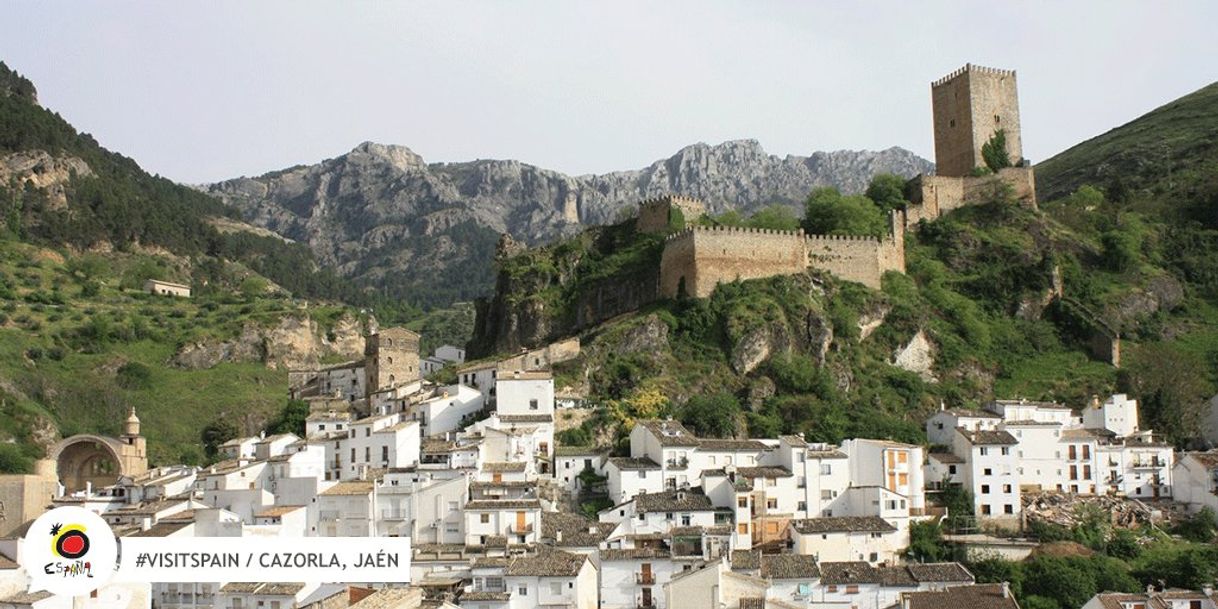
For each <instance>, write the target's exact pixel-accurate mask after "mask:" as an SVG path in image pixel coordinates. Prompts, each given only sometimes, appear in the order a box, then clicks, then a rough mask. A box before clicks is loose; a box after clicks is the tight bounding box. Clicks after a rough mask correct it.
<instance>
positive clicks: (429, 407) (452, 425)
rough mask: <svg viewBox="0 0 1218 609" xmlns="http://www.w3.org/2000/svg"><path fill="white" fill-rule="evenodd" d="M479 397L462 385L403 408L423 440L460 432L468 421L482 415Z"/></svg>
mask: <svg viewBox="0 0 1218 609" xmlns="http://www.w3.org/2000/svg"><path fill="white" fill-rule="evenodd" d="M482 407H483V397H482V393H481V392H479V391H478V390H476V389H472V388H470V387H466V386H464V385H461V384H457V385H450V386H447V387H443V388H440V389H438V390H436V392H435V395H433V396H432V397H429V398H427V399H424V400H421V401H419V402H418V403H413V404H410V405H409V406H408V407H407V408H406V416H407V417H408V418H409V419H411V420H414V421H418V422H419V429H420V431H421V433H422V434H423V436H424V437H427V436H441V435H444V434H447V433H452V432H456V431H461V430H462V429H463V425H464V424H465V423H466V422H467V420H468V418H469V417H472V416H474V415H475V414H477V413H478V412H481V411H482Z"/></svg>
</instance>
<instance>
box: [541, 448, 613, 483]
mask: <svg viewBox="0 0 1218 609" xmlns="http://www.w3.org/2000/svg"><path fill="white" fill-rule="evenodd" d="M608 456H609V452H608V451H606V450H602V449H598V448H593V447H590V446H558V447H555V448H554V480H555V481H557V482H559V483H560V484H561V485H562V487H563V489H564V490H566V491H567V492H571V493H575V492H578V491H579V490H580V488H581V483H580V478H579V475H580V474H582V473H583V472H584V471H591V472H592V473H593V474H596V475H598V476H605V475H606V474H605V465H606V464H607V463H608V460H607V459H608ZM619 480H620V479H619Z"/></svg>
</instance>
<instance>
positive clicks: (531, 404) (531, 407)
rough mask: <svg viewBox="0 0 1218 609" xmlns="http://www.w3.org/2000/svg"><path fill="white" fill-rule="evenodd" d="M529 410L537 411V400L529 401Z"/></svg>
mask: <svg viewBox="0 0 1218 609" xmlns="http://www.w3.org/2000/svg"><path fill="white" fill-rule="evenodd" d="M529 410H537V400H529Z"/></svg>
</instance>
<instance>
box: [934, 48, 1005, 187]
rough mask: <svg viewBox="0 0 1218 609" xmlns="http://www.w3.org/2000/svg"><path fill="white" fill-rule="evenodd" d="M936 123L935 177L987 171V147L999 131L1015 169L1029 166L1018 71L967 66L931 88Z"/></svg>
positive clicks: (938, 81)
mask: <svg viewBox="0 0 1218 609" xmlns="http://www.w3.org/2000/svg"><path fill="white" fill-rule="evenodd" d="M930 90H931V105H932V106H933V112H934V117H935V173H936V174H937V175H941V176H952V177H959V176H967V175H970V174H972V172H973V169H974V168H976V167H984V166H985V159H984V158H982V156H981V147H982V146H984V145H985V143H986V142H988V141H990V138H992V137H993V136H994V133H995V132H997V131H998V130H999V129H1001V130H1002V131H1003V134H1004V135H1005V136H1006V150H1007V156H1008V157H1009V158H1010V161H1011V165H1013V166H1018V165H1020V164H1021V162H1022V161H1023V145H1022V138H1021V136H1020V133H1019V96H1018V93H1017V91H1016V87H1015V71H1014V70H999V69H996V68H986V67H982V66H977V65H973V64H971V63H970V64H965V66H964V67H963V68H960V69H959V70H956V71H955V72H952V73H951V74H948V75H947V76H944V77H943V78H940V79H939V80H936V81H935V82H933V83H931V86H930Z"/></svg>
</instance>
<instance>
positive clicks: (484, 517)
mask: <svg viewBox="0 0 1218 609" xmlns="http://www.w3.org/2000/svg"><path fill="white" fill-rule="evenodd" d="M478 522H481V523H482V524H490V522H491V515H490V514H479V515H478Z"/></svg>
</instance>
